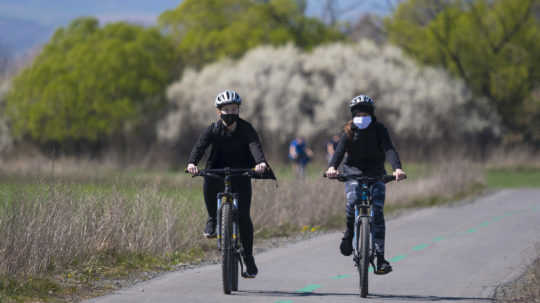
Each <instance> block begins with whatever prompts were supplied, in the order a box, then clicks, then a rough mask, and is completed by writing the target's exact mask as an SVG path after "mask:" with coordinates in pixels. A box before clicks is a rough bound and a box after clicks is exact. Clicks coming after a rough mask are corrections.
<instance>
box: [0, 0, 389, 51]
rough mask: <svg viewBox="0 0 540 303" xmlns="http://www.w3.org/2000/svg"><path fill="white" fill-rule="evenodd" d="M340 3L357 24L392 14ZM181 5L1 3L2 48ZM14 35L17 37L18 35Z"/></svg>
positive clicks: (318, 7)
mask: <svg viewBox="0 0 540 303" xmlns="http://www.w3.org/2000/svg"><path fill="white" fill-rule="evenodd" d="M336 1H338V2H337V3H338V5H339V6H340V7H341V8H342V9H344V10H346V11H347V12H346V13H343V14H342V15H341V16H340V18H341V19H345V20H347V19H349V20H354V19H355V18H356V17H358V16H359V15H361V14H363V13H366V12H371V13H376V14H379V15H384V14H386V13H387V12H388V5H387V1H389V0H336ZM390 1H397V0H390ZM180 2H181V0H90V1H88V0H0V45H8V46H9V47H11V48H13V49H15V50H16V51H20V50H21V49H23V50H24V49H28V48H31V47H32V46H34V45H39V44H42V43H44V42H46V41H47V40H48V38H49V37H50V36H51V35H52V33H53V32H54V30H55V29H56V28H57V27H59V26H65V25H67V24H69V22H70V21H71V20H73V19H75V18H77V17H80V16H95V17H97V18H99V19H100V20H101V21H103V22H111V21H132V22H137V23H142V24H153V23H155V22H156V20H157V17H158V16H159V15H160V14H161V13H162V12H163V11H165V10H168V9H172V8H175V7H177V6H178V5H179V4H180ZM307 3H308V8H307V14H308V15H310V16H316V17H320V16H321V13H322V5H323V3H324V0H307ZM353 7H354V9H353ZM348 8H351V9H348ZM1 27H3V29H2V28H1ZM19 29H20V30H19ZM14 32H16V33H17V34H16V35H14V34H13V33H14Z"/></svg>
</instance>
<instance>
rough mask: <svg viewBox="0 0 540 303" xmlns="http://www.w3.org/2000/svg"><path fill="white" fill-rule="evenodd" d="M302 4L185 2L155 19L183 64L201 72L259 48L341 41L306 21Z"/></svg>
mask: <svg viewBox="0 0 540 303" xmlns="http://www.w3.org/2000/svg"><path fill="white" fill-rule="evenodd" d="M305 7H306V5H305V1H294V0H271V1H253V0H184V1H182V3H181V4H180V5H179V6H178V7H177V8H176V9H173V10H168V11H166V12H164V13H163V14H162V15H161V16H160V17H159V24H160V25H161V26H162V28H163V29H164V30H165V32H167V33H168V34H169V35H170V36H171V37H172V38H173V39H174V40H175V41H176V43H177V48H178V51H179V53H180V55H181V57H182V59H183V62H184V64H186V65H189V66H194V67H197V68H200V67H201V66H203V65H204V64H206V63H209V62H213V61H216V60H218V59H220V58H223V57H231V58H239V57H240V56H242V55H243V54H244V53H245V52H246V51H247V50H248V49H250V48H253V47H255V46H258V45H260V44H271V45H283V44H286V43H287V42H289V41H292V42H294V43H295V44H296V45H297V46H299V47H301V48H303V49H308V50H309V49H311V48H312V47H314V46H316V45H319V44H321V43H324V42H329V41H336V40H340V39H343V35H342V34H341V33H340V32H339V31H338V30H336V29H335V28H332V27H328V26H326V25H325V24H324V23H322V22H321V21H320V20H318V19H315V18H309V17H306V16H305V14H304V11H305Z"/></svg>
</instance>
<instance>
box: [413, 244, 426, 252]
mask: <svg viewBox="0 0 540 303" xmlns="http://www.w3.org/2000/svg"><path fill="white" fill-rule="evenodd" d="M428 247H429V244H420V245H416V246H415V247H413V250H415V251H419V250H423V249H426V248H428Z"/></svg>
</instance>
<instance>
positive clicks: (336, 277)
mask: <svg viewBox="0 0 540 303" xmlns="http://www.w3.org/2000/svg"><path fill="white" fill-rule="evenodd" d="M350 276H351V275H337V276H334V277H332V279H334V280H341V279H345V278H348V277H350Z"/></svg>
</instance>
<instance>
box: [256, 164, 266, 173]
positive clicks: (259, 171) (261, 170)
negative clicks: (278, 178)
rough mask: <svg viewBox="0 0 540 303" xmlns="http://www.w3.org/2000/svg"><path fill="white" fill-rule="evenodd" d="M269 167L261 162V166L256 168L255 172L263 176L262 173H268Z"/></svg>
mask: <svg viewBox="0 0 540 303" xmlns="http://www.w3.org/2000/svg"><path fill="white" fill-rule="evenodd" d="M267 167H268V166H267V165H266V163H264V162H261V163H259V164H257V165H256V166H255V172H256V173H258V174H262V173H264V172H265V171H266V168H267Z"/></svg>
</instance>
